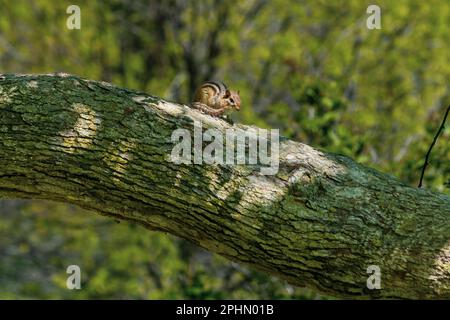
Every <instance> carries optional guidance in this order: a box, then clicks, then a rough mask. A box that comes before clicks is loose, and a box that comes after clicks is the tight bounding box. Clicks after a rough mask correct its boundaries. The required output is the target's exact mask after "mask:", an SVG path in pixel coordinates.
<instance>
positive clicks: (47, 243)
mask: <svg viewBox="0 0 450 320" xmlns="http://www.w3.org/2000/svg"><path fill="white" fill-rule="evenodd" d="M71 4H72V1H50V0H48V1H45V0H39V1H32V0H16V1H6V0H0V8H1V10H0V72H11V73H44V72H56V71H62V72H67V73H74V74H77V75H79V76H82V77H86V78H90V79H97V80H104V81H109V82H113V83H115V84H116V85H119V86H123V87H128V88H131V89H137V90H141V91H146V92H148V93H151V94H154V95H158V96H161V97H164V98H166V99H169V100H174V101H179V102H183V103H187V102H188V101H190V99H191V95H192V93H193V91H194V88H195V87H196V86H197V85H198V84H199V83H201V82H202V81H204V80H207V79H220V80H223V81H224V82H225V83H227V84H228V85H229V86H230V87H232V88H233V89H236V90H240V92H241V95H242V102H243V103H242V105H243V108H242V110H241V112H239V113H236V114H233V115H232V117H233V118H234V120H235V121H237V122H242V123H246V124H254V125H258V126H261V127H266V128H279V129H280V130H281V132H282V134H283V135H285V136H287V137H290V138H293V139H295V140H298V141H301V142H305V143H307V144H311V145H313V146H315V147H319V148H322V149H324V150H327V151H329V152H336V153H341V154H345V155H347V156H350V157H352V158H354V159H355V160H357V161H359V162H361V163H364V164H366V165H370V166H373V167H375V168H377V169H379V170H382V171H384V172H389V173H391V174H394V175H396V176H398V177H399V178H400V179H402V180H404V181H405V182H406V183H409V184H411V185H416V184H417V182H418V179H419V176H420V169H421V166H422V165H423V158H424V155H425V153H426V151H427V149H428V147H429V144H430V143H431V141H432V139H433V136H434V134H435V133H436V131H437V128H438V126H439V124H440V122H441V121H442V117H443V114H444V111H445V108H446V105H447V104H449V103H450V99H449V97H450V85H449V79H450V50H449V49H450V5H449V4H448V1H447V0H429V1H426V2H424V1H420V0H409V1H406V0H402V1H386V0H384V1H377V4H378V5H379V6H380V7H381V10H382V29H381V30H368V29H367V28H366V19H367V17H368V14H366V8H367V6H368V5H370V4H372V3H371V1H359V0H348V1H340V0H333V1H325V0H319V1H312V0H303V1H297V0H274V1H266V0H249V1H245V2H241V1H236V0H230V1H217V0H208V1H181V0H169V1H143V0H134V1H132V0H112V1H77V3H76V4H77V5H79V6H80V8H81V30H68V29H67V28H66V19H67V17H68V14H66V8H67V7H68V6H69V5H71ZM448 127H450V126H447V128H446V129H445V130H444V132H443V134H442V135H441V136H440V138H439V140H438V142H437V144H436V146H435V148H434V150H433V152H432V155H431V161H430V165H429V167H428V169H427V172H426V175H425V181H424V186H425V187H426V188H430V189H433V190H435V191H440V192H446V193H449V194H450V143H449V140H450V139H449V137H450V129H449V128H448ZM0 257H1V258H0V298H68V299H71V298H86V299H88V298H101V299H111V298H120V299H128V298H133V299H135V298H136V299H140V298H142V299H156V298H161V299H166V298H168V299H178V298H229V299H231V298H275V299H276V298H314V297H317V295H316V294H315V293H313V292H311V291H308V290H306V289H299V288H294V287H291V286H289V285H287V284H286V283H284V282H283V281H280V280H278V279H275V278H272V277H269V276H267V275H264V274H260V273H258V272H255V271H251V270H248V269H246V268H245V267H243V266H240V265H237V264H234V263H231V262H229V261H227V260H225V259H223V258H221V257H218V256H216V255H212V254H210V253H208V252H205V251H203V250H201V249H199V248H197V247H195V246H193V245H190V244H189V243H186V242H185V241H183V240H181V239H177V238H174V237H172V236H170V235H164V234H159V233H151V232H148V231H146V230H143V229H142V228H140V227H138V226H135V225H131V224H128V223H120V224H116V223H114V222H113V221H110V219H105V218H103V217H97V216H95V215H93V214H91V213H86V212H85V211H83V210H81V209H79V208H74V207H72V206H68V205H63V204H55V203H45V202H38V201H27V202H24V201H17V200H11V201H2V202H0ZM70 264H77V265H79V266H80V267H81V270H82V287H83V289H82V290H78V291H70V290H67V289H66V288H65V281H66V278H67V274H66V273H65V270H66V268H67V266H68V265H70Z"/></svg>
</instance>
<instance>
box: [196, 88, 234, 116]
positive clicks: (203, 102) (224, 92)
mask: <svg viewBox="0 0 450 320" xmlns="http://www.w3.org/2000/svg"><path fill="white" fill-rule="evenodd" d="M240 102H241V100H240V97H239V93H237V92H234V91H233V92H232V91H229V90H228V88H227V86H226V85H225V84H224V83H222V82H220V81H207V82H205V83H203V84H202V85H201V86H200V87H199V88H198V89H197V91H196V92H195V95H194V100H193V101H192V106H193V107H194V108H197V109H200V110H202V111H204V112H206V113H208V114H210V115H221V114H223V113H224V112H225V111H226V110H227V109H232V108H235V109H237V110H239V107H240Z"/></svg>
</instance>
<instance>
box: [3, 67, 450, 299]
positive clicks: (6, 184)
mask: <svg viewBox="0 0 450 320" xmlns="http://www.w3.org/2000/svg"><path fill="white" fill-rule="evenodd" d="M194 120H199V121H202V123H203V126H204V128H205V129H207V128H216V129H218V130H225V129H226V128H229V127H231V125H230V124H228V123H227V122H225V121H223V120H220V119H215V118H212V117H210V116H207V115H204V114H202V113H200V112H199V111H196V110H193V109H190V108H189V107H187V106H184V105H179V104H175V103H170V102H167V101H164V100H162V99H160V98H157V97H154V96H150V95H147V94H144V93H139V92H134V91H130V90H125V89H121V88H117V87H114V86H112V85H110V84H107V83H102V82H95V81H89V80H85V79H80V78H78V77H75V76H71V75H66V74H49V75H0V197H2V198H32V199H48V200H56V201H62V202H68V203H74V204H77V205H79V206H81V207H84V208H88V209H90V210H92V211H93V212H97V213H100V214H102V215H106V216H111V217H114V218H117V219H126V220H131V221H134V222H136V223H139V224H142V225H144V226H145V227H147V228H149V229H151V230H159V231H163V232H168V233H171V234H173V235H176V236H179V237H182V238H184V239H187V240H189V241H191V242H193V243H195V244H197V245H199V246H201V247H203V248H205V249H207V250H209V251H212V252H216V253H218V254H221V255H223V256H225V257H227V258H229V259H231V260H233V261H237V262H241V263H244V264H248V265H250V266H252V267H254V268H257V269H259V270H262V271H265V272H268V273H271V274H274V275H277V276H279V277H281V278H283V279H286V280H287V281H289V282H290V283H292V284H295V285H299V286H308V287H312V288H316V289H318V290H320V291H322V292H326V293H329V294H331V295H334V296H336V297H355V298H447V299H448V298H450V243H449V240H450V219H449V217H450V197H448V196H446V195H443V194H439V193H434V192H431V191H428V190H423V189H418V188H415V187H411V186H408V185H406V184H404V183H402V182H401V181H399V180H398V179H396V178H395V177H393V176H390V175H387V174H384V173H380V172H378V171H376V170H374V169H371V168H368V167H365V166H362V165H360V164H357V163H355V162H354V161H352V160H351V159H349V158H347V157H344V156H341V155H335V154H329V153H325V152H322V151H319V150H316V149H314V148H312V147H310V146H307V145H304V144H301V143H298V142H294V141H289V140H287V139H282V141H281V142H280V169H279V172H278V174H277V175H275V176H262V175H261V174H260V171H259V169H258V168H257V166H256V167H255V166H246V165H206V164H204V165H187V164H186V165H176V164H174V163H172V162H170V161H169V156H170V153H171V150H172V147H173V145H174V143H172V142H171V134H172V132H173V130H175V129H178V128H185V129H188V130H190V131H192V130H193V121H194ZM235 127H240V128H245V126H242V125H235ZM369 265H378V266H379V267H380V269H381V289H380V290H376V289H375V290H369V289H368V288H367V286H366V281H367V278H368V276H370V274H368V273H367V268H368V266H369Z"/></svg>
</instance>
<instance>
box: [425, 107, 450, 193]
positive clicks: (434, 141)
mask: <svg viewBox="0 0 450 320" xmlns="http://www.w3.org/2000/svg"><path fill="white" fill-rule="evenodd" d="M449 112H450V105H449V106H448V107H447V111H446V112H445V115H444V120H442V123H441V126H440V127H439V130H438V132H437V133H436V135H435V136H434V139H433V142H432V143H431V146H430V148H429V149H428V152H427V155H426V156H425V162H424V164H423V167H422V174H421V175H420V181H419V188H421V187H422V180H423V176H424V174H425V169H426V168H427V165H428V158H429V157H430V154H431V150H432V149H433V147H434V145H435V143H436V140H437V139H438V137H439V135H440V134H441V132H442V130H444V127H445V121H446V120H447V116H448V113H449Z"/></svg>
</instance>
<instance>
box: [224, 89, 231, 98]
mask: <svg viewBox="0 0 450 320" xmlns="http://www.w3.org/2000/svg"><path fill="white" fill-rule="evenodd" d="M229 96H231V92H230V90H228V89H227V90H226V91H225V98H228V97H229Z"/></svg>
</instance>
